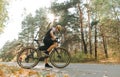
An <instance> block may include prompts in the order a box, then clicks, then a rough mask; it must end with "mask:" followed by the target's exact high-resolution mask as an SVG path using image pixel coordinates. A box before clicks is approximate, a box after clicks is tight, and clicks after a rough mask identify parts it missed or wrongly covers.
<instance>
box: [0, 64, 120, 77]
mask: <svg viewBox="0 0 120 77" xmlns="http://www.w3.org/2000/svg"><path fill="white" fill-rule="evenodd" d="M1 63H3V64H8V65H11V66H18V65H17V63H13V62H7V63H6V62H1ZM42 68H44V63H39V64H38V65H37V66H36V67H34V68H33V69H32V70H37V71H38V72H39V71H41V69H42ZM51 71H52V72H56V73H58V74H59V75H61V74H63V73H67V74H69V77H120V65H118V64H83V63H71V64H70V65H69V66H67V67H66V68H63V69H58V68H53V69H52V70H51ZM58 77H60V76H58Z"/></svg>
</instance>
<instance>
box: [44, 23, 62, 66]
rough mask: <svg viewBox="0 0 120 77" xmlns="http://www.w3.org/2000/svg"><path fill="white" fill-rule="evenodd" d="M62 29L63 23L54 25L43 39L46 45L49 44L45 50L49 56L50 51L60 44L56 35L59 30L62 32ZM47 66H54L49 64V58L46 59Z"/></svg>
mask: <svg viewBox="0 0 120 77" xmlns="http://www.w3.org/2000/svg"><path fill="white" fill-rule="evenodd" d="M61 29H62V27H61V25H56V26H55V27H52V28H50V29H49V30H48V32H47V33H46V34H45V37H44V39H43V42H44V45H45V46H47V47H48V48H47V50H46V51H45V54H46V55H47V56H49V53H50V51H51V50H52V49H53V48H55V47H57V46H58V43H57V41H56V39H57V38H56V36H55V34H57V33H58V32H60V31H61ZM45 67H48V68H52V66H50V65H49V64H48V58H46V59H45Z"/></svg>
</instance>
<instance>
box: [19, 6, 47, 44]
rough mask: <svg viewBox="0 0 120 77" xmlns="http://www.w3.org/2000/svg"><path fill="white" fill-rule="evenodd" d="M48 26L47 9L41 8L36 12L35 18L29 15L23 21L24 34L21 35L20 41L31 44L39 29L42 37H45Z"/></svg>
mask: <svg viewBox="0 0 120 77" xmlns="http://www.w3.org/2000/svg"><path fill="white" fill-rule="evenodd" d="M46 25H47V9H46V8H40V9H39V10H37V11H36V15H35V16H34V17H33V16H32V14H29V15H27V16H26V17H25V19H24V20H23V21H22V32H21V33H20V34H19V40H20V41H21V42H23V43H24V44H29V43H31V41H32V40H33V39H34V37H35V34H36V31H38V30H37V29H39V32H40V35H39V38H40V37H41V36H43V35H44V32H45V31H46Z"/></svg>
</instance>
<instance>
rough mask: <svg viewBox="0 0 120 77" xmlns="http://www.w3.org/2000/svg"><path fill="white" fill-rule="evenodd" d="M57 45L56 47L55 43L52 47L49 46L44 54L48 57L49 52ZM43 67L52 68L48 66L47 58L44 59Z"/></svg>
mask: <svg viewBox="0 0 120 77" xmlns="http://www.w3.org/2000/svg"><path fill="white" fill-rule="evenodd" d="M57 45H58V44H57V42H56V43H54V44H53V45H51V46H50V47H49V48H48V49H47V51H46V52H45V53H46V54H47V55H49V53H50V51H51V50H52V49H53V48H55V47H57ZM45 67H49V68H52V66H50V65H49V64H48V58H46V59H45Z"/></svg>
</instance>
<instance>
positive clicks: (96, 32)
mask: <svg viewBox="0 0 120 77" xmlns="http://www.w3.org/2000/svg"><path fill="white" fill-rule="evenodd" d="M95 59H97V25H95Z"/></svg>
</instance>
